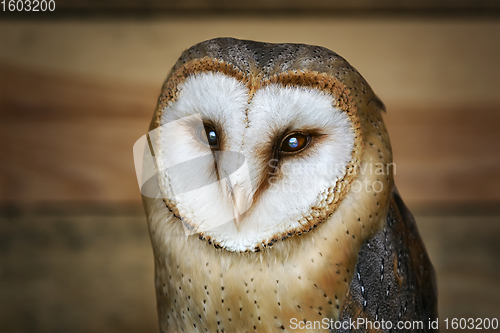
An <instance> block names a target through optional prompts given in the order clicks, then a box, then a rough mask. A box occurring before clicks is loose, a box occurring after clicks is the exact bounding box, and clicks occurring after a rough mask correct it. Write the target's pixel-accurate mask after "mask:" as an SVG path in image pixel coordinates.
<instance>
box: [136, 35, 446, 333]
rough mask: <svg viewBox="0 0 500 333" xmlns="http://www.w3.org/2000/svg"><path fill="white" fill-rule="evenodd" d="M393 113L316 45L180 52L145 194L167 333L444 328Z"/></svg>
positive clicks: (210, 45)
mask: <svg viewBox="0 0 500 333" xmlns="http://www.w3.org/2000/svg"><path fill="white" fill-rule="evenodd" d="M383 110H384V105H383V104H382V102H381V101H380V100H379V99H378V98H377V96H376V95H375V94H374V93H373V91H372V89H371V88H370V86H369V85H368V84H367V83H366V81H365V80H364V79H363V77H362V76H361V75H360V74H359V73H358V72H357V71H356V70H355V69H354V68H353V67H351V66H350V65H349V64H348V63H347V62H346V61H345V60H344V59H343V58H342V57H340V56H339V55H337V54H336V53H334V52H332V51H330V50H327V49H325V48H322V47H318V46H310V45H302V44H269V43H259V42H254V41H245V40H237V39H232V38H218V39H213V40H209V41H206V42H202V43H200V44H197V45H195V46H193V47H191V48H190V49H188V50H186V51H185V52H184V53H183V54H182V56H181V57H180V58H179V60H178V61H177V63H176V64H175V65H174V67H173V68H172V71H171V73H170V74H169V76H168V77H167V80H166V81H165V84H164V85H163V88H162V93H161V95H160V97H159V99H158V105H157V108H156V111H155V113H154V116H153V120H152V122H151V126H150V135H149V136H148V140H149V141H148V142H149V144H148V147H151V149H152V155H153V156H154V159H155V162H154V163H155V168H156V173H157V177H156V176H155V177H154V181H151V182H147V183H146V184H145V185H144V188H143V193H145V187H149V189H147V192H148V193H156V194H157V195H156V196H154V195H148V196H143V198H144V199H143V201H144V206H145V210H146V213H147V216H148V225H149V230H150V236H151V241H152V245H153V250H154V256H155V288H156V293H157V301H158V315H159V323H160V329H161V331H162V332H181V331H185V332H292V331H294V332H295V331H301V329H300V327H298V326H295V328H297V329H294V322H295V321H300V322H303V323H304V324H305V323H306V322H308V321H310V322H314V321H322V320H324V319H327V320H334V321H335V320H340V321H345V320H348V319H349V318H351V319H353V318H354V319H355V318H358V317H360V318H361V317H363V318H371V319H372V320H379V319H381V318H382V319H383V318H387V319H388V320H389V319H390V320H396V318H411V319H422V320H424V319H425V320H428V319H429V318H435V317H436V299H435V298H436V296H435V295H436V290H435V283H434V275H433V269H432V265H431V264H430V262H429V259H428V257H427V254H426V252H425V248H424V247H423V245H422V242H421V241H420V238H419V236H418V232H417V230H416V227H415V224H414V221H413V218H412V217H411V214H410V213H409V212H408V211H407V210H406V208H405V207H404V204H403V203H402V201H401V199H400V198H399V195H398V194H397V192H396V190H395V187H394V181H393V168H394V167H393V165H392V153H391V147H390V141H389V137H388V134H387V131H386V129H385V125H384V123H383V121H382V111H383ZM200 128H201V130H200ZM176 166H179V167H176ZM179 179H181V180H182V181H179ZM302 327H305V326H303V325H302ZM303 331H311V330H310V329H306V328H304V329H303ZM313 331H318V332H328V331H329V329H327V328H324V327H321V328H317V329H316V330H313ZM423 331H426V330H423Z"/></svg>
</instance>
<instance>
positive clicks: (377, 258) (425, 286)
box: [337, 187, 437, 332]
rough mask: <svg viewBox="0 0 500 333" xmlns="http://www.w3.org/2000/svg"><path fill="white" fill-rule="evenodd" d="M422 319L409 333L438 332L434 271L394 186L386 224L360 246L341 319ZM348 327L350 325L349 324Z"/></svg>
mask: <svg viewBox="0 0 500 333" xmlns="http://www.w3.org/2000/svg"><path fill="white" fill-rule="evenodd" d="M358 318H364V320H366V321H368V320H370V321H372V322H374V321H378V322H381V321H382V320H384V321H391V323H392V325H393V329H392V331H393V332H394V331H402V330H398V329H397V328H396V327H395V325H396V324H397V322H405V321H421V322H422V325H421V326H420V327H414V328H412V329H405V330H404V331H405V332H435V331H437V330H432V329H430V328H429V321H434V320H436V319H437V287H436V279H435V274H434V269H433V267H432V264H431V262H430V260H429V256H428V255H427V251H426V250H425V247H424V244H423V242H422V240H421V238H420V235H419V233H418V230H417V225H416V223H415V219H414V217H413V215H412V214H411V212H410V211H409V210H408V208H407V207H406V206H405V204H404V203H403V200H402V199H401V197H400V195H399V193H398V191H397V189H396V187H394V188H393V191H392V194H391V198H390V204H389V209H388V212H387V217H386V220H385V225H384V227H383V228H382V230H380V231H379V232H378V233H376V234H375V235H374V236H373V237H372V238H370V239H369V240H368V241H367V242H366V243H365V244H364V245H363V246H362V248H361V250H360V252H359V259H358V262H357V265H356V271H355V274H354V277H353V279H352V281H351V286H350V289H349V292H348V294H347V297H346V300H345V302H344V304H343V307H342V309H341V312H340V318H339V320H340V321H341V322H343V321H348V322H349V321H351V322H353V321H357V319H358ZM346 327H347V326H346ZM367 328H370V327H365V328H358V329H354V330H353V329H352V326H351V328H350V329H340V330H338V331H337V332H388V331H389V330H388V329H378V330H377V329H373V330H370V329H367Z"/></svg>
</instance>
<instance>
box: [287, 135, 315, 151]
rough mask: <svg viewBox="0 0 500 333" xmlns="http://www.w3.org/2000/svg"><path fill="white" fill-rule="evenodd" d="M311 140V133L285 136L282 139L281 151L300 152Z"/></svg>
mask: <svg viewBox="0 0 500 333" xmlns="http://www.w3.org/2000/svg"><path fill="white" fill-rule="evenodd" d="M310 141H311V136H310V135H307V134H302V133H293V134H290V135H288V136H287V137H285V139H284V140H283V141H282V144H281V147H280V151H281V152H282V153H298V152H300V151H302V150H303V149H304V148H305V147H307V145H308V144H309V142H310Z"/></svg>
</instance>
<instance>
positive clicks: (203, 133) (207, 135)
mask: <svg viewBox="0 0 500 333" xmlns="http://www.w3.org/2000/svg"><path fill="white" fill-rule="evenodd" d="M196 136H197V137H198V139H199V140H200V141H201V142H203V143H204V144H206V145H209V146H210V148H217V147H218V146H219V140H218V137H217V132H216V131H215V128H213V127H212V126H209V125H204V126H199V127H198V128H197V129H196Z"/></svg>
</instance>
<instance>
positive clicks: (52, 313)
mask: <svg viewBox="0 0 500 333" xmlns="http://www.w3.org/2000/svg"><path fill="white" fill-rule="evenodd" d="M498 9H499V7H498V2H493V1H454V2H450V1H423V2H422V1H420V2H419V1H408V2H404V5H402V4H400V3H399V2H395V1H389V0H388V1H378V2H375V1H368V0H367V1H353V2H341V1H333V2H323V1H319V0H318V1H308V2H307V4H306V3H305V2H303V1H292V2H289V3H285V2H283V1H265V2H264V1H260V2H259V1H256V2H253V3H250V4H246V5H235V4H234V3H229V2H227V3H226V2H224V1H212V2H210V4H207V3H204V2H199V1H194V0H193V1H187V2H176V1H170V2H160V1H149V2H147V5H145V4H142V3H141V2H139V1H124V2H118V1H102V2H85V1H73V2H70V1H56V11H55V12H53V13H43V14H41V15H39V16H37V15H33V14H34V13H29V14H26V13H24V14H19V13H17V14H16V13H14V14H12V15H10V14H9V13H2V14H1V15H0V18H1V20H2V21H1V22H0V117H1V118H0V156H1V161H2V162H1V169H0V170H1V171H0V331H1V332H156V331H157V324H156V312H155V311H156V310H155V299H154V293H153V261H152V252H151V249H150V245H149V239H148V235H147V227H146V223H145V218H144V214H143V212H142V207H141V204H140V193H139V190H138V186H137V181H136V178H135V172H134V166H133V160H132V145H133V144H134V142H135V140H137V139H138V138H139V137H140V136H141V135H143V134H145V132H146V130H147V128H148V124H149V121H150V117H151V115H152V112H153V110H154V107H155V104H156V98H157V96H158V94H159V91H160V87H161V84H162V82H163V80H164V78H165V76H166V75H167V73H168V71H169V70H170V67H171V66H172V65H173V63H174V62H175V60H176V59H177V57H178V56H179V55H180V53H181V52H182V51H183V50H184V49H185V48H188V47H189V46H191V45H193V44H196V43H198V42H199V41H202V40H205V39H209V38H213V37H219V36H232V37H237V38H245V39H254V40H260V41H268V42H295V43H307V44H317V45H321V46H325V47H327V48H330V49H332V50H334V51H335V52H337V53H339V54H340V55H342V56H343V57H345V58H346V59H347V60H348V61H349V62H350V63H351V64H352V65H353V66H354V67H356V68H357V69H358V70H359V71H360V72H361V73H362V74H363V76H364V77H365V78H366V79H367V81H368V82H369V83H370V85H371V86H372V87H373V89H374V90H375V92H376V93H377V94H378V95H379V96H380V97H381V99H382V100H383V101H384V102H385V104H386V106H387V110H388V111H387V113H386V114H384V119H385V122H386V125H387V127H388V130H389V133H390V135H391V141H392V145H393V150H394V159H395V163H396V166H397V167H396V182H397V185H398V188H399V191H400V193H401V194H402V196H403V198H404V199H405V201H406V203H407V205H408V206H409V207H410V208H411V209H412V210H413V212H414V213H415V215H416V218H417V222H418V224H419V228H420V231H421V234H422V237H423V238H424V242H425V243H426V245H427V248H428V251H429V253H430V256H431V259H432V260H433V262H434V265H435V268H436V270H437V274H438V284H439V290H440V318H441V320H443V319H445V318H450V319H451V318H453V317H457V318H478V317H481V318H486V317H489V318H491V317H495V316H496V317H498V314H499V313H500V285H499V281H500V245H499V241H500V211H499V201H500V20H499V18H498V15H497V14H495V13H498ZM443 331H444V330H443Z"/></svg>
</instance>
